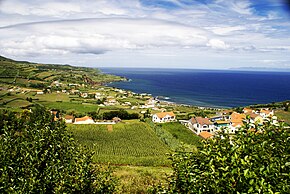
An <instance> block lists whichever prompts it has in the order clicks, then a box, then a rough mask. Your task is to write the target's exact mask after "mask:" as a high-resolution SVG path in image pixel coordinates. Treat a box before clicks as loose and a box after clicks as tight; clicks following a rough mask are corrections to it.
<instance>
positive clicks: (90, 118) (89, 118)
mask: <svg viewBox="0 0 290 194" xmlns="http://www.w3.org/2000/svg"><path fill="white" fill-rule="evenodd" d="M86 120H93V119H92V117H89V116H85V117H82V118H76V119H75V122H79V121H86Z"/></svg>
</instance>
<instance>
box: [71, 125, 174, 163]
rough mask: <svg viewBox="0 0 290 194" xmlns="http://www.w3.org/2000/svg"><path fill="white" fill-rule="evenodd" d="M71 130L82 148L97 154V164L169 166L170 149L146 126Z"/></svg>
mask: <svg viewBox="0 0 290 194" xmlns="http://www.w3.org/2000/svg"><path fill="white" fill-rule="evenodd" d="M68 128H69V130H70V131H71V132H72V133H73V134H74V137H75V138H76V139H77V140H78V142H80V143H81V144H82V145H85V146H87V147H88V148H89V149H91V150H93V151H94V152H95V154H94V157H93V160H94V162H97V163H108V162H110V163H112V164H119V165H127V164H130V165H143V166H160V165H169V160H168V159H167V155H166V153H169V152H170V148H169V147H167V146H166V145H165V144H164V143H163V142H161V141H160V140H159V139H158V137H157V136H156V135H155V133H154V132H153V130H152V129H151V128H150V127H149V125H148V124H146V123H138V122H132V123H126V124H124V123H119V124H116V125H113V127H112V128H111V127H110V130H108V127H107V126H106V125H69V126H68Z"/></svg>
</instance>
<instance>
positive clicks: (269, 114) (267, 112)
mask: <svg viewBox="0 0 290 194" xmlns="http://www.w3.org/2000/svg"><path fill="white" fill-rule="evenodd" d="M260 115H261V117H263V118H268V117H273V116H274V111H273V110H266V109H262V110H260Z"/></svg>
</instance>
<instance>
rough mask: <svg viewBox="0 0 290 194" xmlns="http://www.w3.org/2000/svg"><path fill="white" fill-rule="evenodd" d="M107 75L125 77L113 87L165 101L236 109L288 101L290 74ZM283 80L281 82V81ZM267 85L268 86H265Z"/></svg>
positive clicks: (153, 71) (119, 72) (115, 71)
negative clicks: (161, 97) (124, 80)
mask: <svg viewBox="0 0 290 194" xmlns="http://www.w3.org/2000/svg"><path fill="white" fill-rule="evenodd" d="M101 70H102V71H103V72H105V73H110V74H114V75H118V76H123V77H126V78H127V80H128V81H126V82H123V81H122V82H112V83H110V84H107V85H108V86H110V87H116V88H121V89H124V90H129V91H133V92H136V93H144V92H145V93H151V94H152V96H154V97H157V96H163V97H169V98H170V99H161V100H163V101H165V102H169V103H170V102H173V103H177V104H185V105H189V106H195V107H206V108H235V107H244V106H250V105H256V104H268V103H271V102H282V101H286V100H288V99H289V96H290V87H289V85H288V84H287V83H290V73H285V72H283V73H277V72H273V73H271V72H250V73H246V72H239V71H221V70H218V71H214V70H211V71H202V70H198V71H195V70H186V71H185V70H184V71H183V70H180V69H178V71H174V70H172V69H169V70H168V69H157V70H156V69H140V68H139V69H138V68H136V69H135V68H128V69H127V68H123V69H121V68H113V69H112V68H103V69H101ZM281 79H283V80H284V81H283V82H281V81H280V80H281ZM265 83H267V85H266V87H265Z"/></svg>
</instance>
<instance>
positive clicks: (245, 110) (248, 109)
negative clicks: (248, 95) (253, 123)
mask: <svg viewBox="0 0 290 194" xmlns="http://www.w3.org/2000/svg"><path fill="white" fill-rule="evenodd" d="M243 111H244V113H248V112H253V109H250V108H244V109H243Z"/></svg>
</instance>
